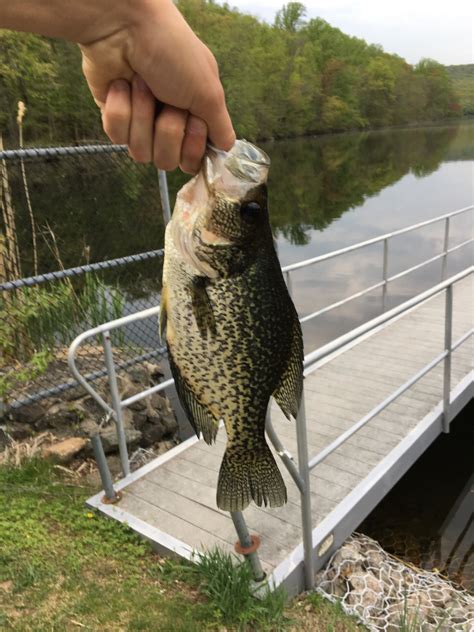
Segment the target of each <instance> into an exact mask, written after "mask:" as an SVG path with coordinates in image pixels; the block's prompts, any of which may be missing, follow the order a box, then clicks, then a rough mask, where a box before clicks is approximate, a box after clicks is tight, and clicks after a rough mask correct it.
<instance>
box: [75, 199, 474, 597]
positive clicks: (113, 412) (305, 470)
mask: <svg viewBox="0 0 474 632" xmlns="http://www.w3.org/2000/svg"><path fill="white" fill-rule="evenodd" d="M473 208H474V206H472V207H466V208H464V209H459V210H458V211H453V212H452V213H448V214H445V215H443V216H441V217H438V218H435V219H433V220H428V221H426V222H420V223H419V224H416V225H413V226H411V227H407V228H405V229H402V230H400V231H394V232H393V233H390V234H387V235H383V236H381V237H377V238H374V239H371V240H368V241H366V242H361V243H360V244H355V245H354V246H350V247H347V248H343V249H341V250H339V251H335V252H333V253H328V254H327V255H322V256H321V257H316V258H313V259H310V260H307V261H305V262H301V263H300V264H294V265H293V266H286V267H285V268H283V271H284V272H285V273H287V279H288V285H289V288H290V291H291V279H290V275H289V272H291V270H294V269H297V267H304V265H310V264H312V263H317V262H318V261H322V260H327V259H330V258H332V257H334V256H339V255H341V254H344V253H345V252H351V251H354V250H356V249H358V248H362V247H364V246H367V245H369V244H373V243H378V242H381V241H382V242H383V243H384V280H383V281H382V282H380V283H378V284H377V285H376V286H373V287H380V286H381V285H384V290H385V289H386V285H387V283H388V282H389V280H391V279H393V278H399V276H400V273H399V274H397V275H394V277H391V278H389V277H388V275H387V261H388V239H389V238H390V237H392V236H394V235H398V234H403V233H406V232H408V231H410V230H415V229H416V228H420V227H421V226H426V225H428V224H432V223H434V222H437V221H440V220H442V219H445V220H446V231H445V241H444V244H445V248H444V252H443V253H442V254H441V255H437V256H436V257H433V258H431V259H430V260H429V261H433V260H436V259H439V258H440V257H443V256H444V257H446V255H447V254H448V252H451V251H452V250H457V249H458V248H460V247H462V246H464V245H466V244H467V243H470V242H471V241H472V240H468V241H465V242H463V243H462V244H458V245H457V246H454V247H453V248H452V249H451V250H450V249H449V248H448V238H449V220H450V218H451V217H453V216H454V215H459V214H460V213H463V212H466V211H467V210H471V209H473ZM445 261H446V259H445ZM420 265H423V264H418V265H417V266H414V267H413V268H412V269H410V270H407V271H404V274H408V272H410V271H412V270H413V269H418V268H419V267H420ZM473 271H474V267H469V268H467V269H465V270H463V271H462V272H460V273H458V274H456V275H453V276H452V277H451V278H449V279H447V280H445V281H442V282H441V283H438V284H437V285H435V286H433V287H432V288H430V289H429V290H426V291H425V292H422V293H421V294H419V295H417V296H415V297H413V298H411V299H409V300H408V301H405V302H404V303H402V304H401V305H398V306H396V307H394V308H393V309H391V310H390V311H388V312H385V313H383V314H381V315H380V316H378V317H376V318H374V319H372V320H371V321H369V322H367V323H364V324H363V325H361V326H359V327H356V328H355V329H353V330H352V331H350V332H348V333H346V334H344V335H342V336H339V337H338V338H337V339H336V340H333V341H332V342H329V343H328V344H326V345H324V346H323V347H321V348H319V349H316V350H315V351H313V352H311V353H309V354H307V355H306V356H305V358H304V369H305V374H307V373H309V372H311V371H312V370H314V368H316V366H315V365H316V364H317V363H318V362H319V361H320V360H322V359H324V358H326V357H327V356H328V355H329V354H331V353H333V352H335V351H338V350H340V349H341V348H343V347H345V346H347V345H348V344H349V343H351V342H353V341H354V340H355V339H357V338H359V337H360V336H362V335H364V334H366V333H369V332H371V331H373V330H374V329H375V328H377V327H379V326H381V325H383V324H385V323H387V322H389V321H390V320H393V319H394V318H395V317H397V316H399V315H402V314H404V313H406V312H407V311H408V310H410V309H412V308H414V307H416V306H418V305H420V304H421V303H423V302H425V301H427V300H429V299H430V298H433V297H434V296H436V295H438V294H440V293H441V292H443V291H446V308H445V309H446V320H445V348H444V351H443V352H442V353H440V354H439V355H437V356H436V358H434V359H433V360H432V361H431V362H430V363H428V364H427V365H426V366H424V367H423V368H422V369H420V370H419V371H418V372H417V373H416V375H414V376H413V377H412V378H410V379H409V380H408V381H406V382H405V383H404V384H403V385H402V386H400V387H399V388H398V389H396V390H395V391H394V392H392V393H391V395H389V396H388V397H387V398H386V399H385V400H384V401H383V402H381V403H379V404H378V405H377V406H376V407H375V408H373V409H372V410H371V411H370V412H369V413H368V414H367V415H365V416H364V417H363V418H361V419H360V420H359V421H358V422H356V423H355V424H353V425H352V426H351V428H349V429H348V430H347V431H345V432H344V433H342V434H341V435H340V436H339V437H338V438H337V439H335V440H334V441H333V442H332V443H331V444H330V445H328V446H326V447H325V448H324V449H323V450H321V451H320V452H319V453H318V454H316V455H315V456H313V457H312V458H311V459H310V458H309V456H308V438H307V432H306V416H305V409H304V396H303V399H302V404H301V407H300V410H299V412H298V417H297V423H296V431H297V446H298V465H297V466H296V464H295V463H294V462H293V459H292V457H291V455H290V454H289V453H288V451H287V450H285V448H284V446H283V444H282V443H281V441H280V440H279V438H278V436H277V434H276V433H275V430H274V428H273V426H272V424H271V420H270V415H267V435H268V437H269V439H270V441H271V442H272V443H273V445H274V446H275V448H276V450H277V453H278V454H279V456H280V457H281V458H282V460H283V463H284V465H285V467H286V468H287V469H288V471H289V473H290V474H291V476H292V478H293V480H294V482H295V484H296V485H297V487H298V489H299V491H300V494H301V512H302V529H303V546H304V563H305V581H306V585H307V588H310V587H311V586H312V585H313V583H314V563H313V540H312V537H313V536H312V523H311V493H310V492H311V489H310V471H311V470H312V469H313V468H314V467H316V466H317V465H318V464H319V463H321V462H322V461H323V460H324V459H325V458H327V456H329V454H331V453H332V452H334V450H336V449H337V448H338V447H340V445H342V444H343V443H344V442H345V441H347V440H348V439H349V438H350V437H351V436H352V435H353V434H354V433H356V432H357V431H358V430H360V429H361V428H362V427H363V426H364V425H365V424H367V423H368V422H369V421H370V420H371V419H373V418H374V417H375V416H376V415H377V414H378V413H379V412H381V411H382V410H383V409H384V408H386V407H387V406H388V405H389V404H390V403H391V402H393V401H394V400H395V399H396V398H397V397H399V396H400V395H401V394H402V393H404V392H405V391H406V390H407V389H408V388H410V386H412V385H413V384H414V383H415V382H417V381H418V380H419V379H421V378H422V377H423V376H424V375H426V374H427V373H428V372H429V371H431V370H432V369H433V368H434V367H435V366H437V365H438V364H439V363H440V362H442V361H444V363H445V370H444V382H443V413H444V417H443V429H444V431H445V432H447V431H448V430H449V417H448V415H449V393H450V360H451V354H452V352H453V351H454V350H455V349H457V348H458V347H459V346H460V345H461V344H462V343H463V342H465V340H467V339H468V338H469V337H470V336H471V335H472V334H473V332H474V330H470V331H468V332H467V333H465V334H464V335H463V336H461V338H459V339H458V340H457V341H456V342H454V343H453V342H452V309H453V302H452V293H453V286H454V285H455V284H456V283H457V282H459V281H461V280H462V279H464V278H466V277H467V276H468V275H470V274H472V273H473ZM358 295H360V293H358ZM346 300H350V298H349V299H346ZM330 307H331V306H329V307H328V308H324V311H327V310H328V309H329V308H330ZM159 312H160V308H159V307H158V306H156V307H152V308H149V309H146V310H143V311H141V312H137V313H135V314H129V315H128V316H123V317H122V318H118V319H115V320H112V321H110V322H108V323H103V324H102V325H99V326H97V327H94V328H93V329H90V330H88V331H86V332H83V333H82V334H80V335H79V336H77V337H76V338H75V340H74V341H73V342H72V343H71V345H70V348H69V352H68V364H69V367H70V369H71V372H72V374H73V375H74V377H75V378H76V380H77V381H78V382H79V383H80V384H81V385H82V386H83V387H84V388H85V389H86V391H87V392H88V393H89V394H90V395H92V397H94V399H95V400H96V401H97V402H98V404H99V405H100V406H101V407H102V408H103V409H104V410H105V411H106V413H108V414H109V415H110V416H112V417H113V418H114V420H115V423H116V426H117V435H118V439H119V450H120V458H121V463H122V470H123V473H124V475H127V474H128V473H129V471H130V470H129V460H128V453H127V445H126V441H125V434H124V424H123V416H122V413H123V409H124V408H125V407H126V406H129V405H130V404H132V403H134V402H136V401H138V400H140V399H143V398H144V397H147V396H149V395H151V394H152V393H156V392H159V391H161V390H163V389H165V388H167V387H168V386H171V385H172V384H173V382H174V380H173V379H169V380H166V381H165V382H163V383H161V384H158V385H155V386H152V387H150V388H148V389H146V390H144V391H141V392H140V393H137V394H135V395H132V396H130V397H128V398H127V399H124V400H121V398H120V395H119V390H118V384H117V376H116V373H115V364H114V359H113V353H112V344H111V337H110V332H111V331H112V330H114V329H117V328H119V327H123V326H125V325H127V324H129V323H132V322H135V321H137V320H142V319H145V318H149V317H152V316H157V315H158V314H159ZM97 335H101V336H102V343H103V348H104V356H105V361H106V366H107V373H108V376H109V385H110V391H111V394H112V406H110V405H109V404H108V403H107V402H105V400H104V399H103V398H102V397H101V396H100V395H99V393H98V392H97V391H95V389H94V388H92V386H91V385H90V384H89V383H88V382H87V379H86V378H85V377H84V376H82V374H81V373H80V371H79V370H78V368H77V365H76V352H77V349H78V347H79V346H80V345H81V343H82V342H83V341H84V340H86V339H87V338H91V337H94V336H97ZM240 517H241V516H240ZM240 517H239V519H240ZM242 519H243V518H242Z"/></svg>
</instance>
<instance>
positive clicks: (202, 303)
mask: <svg viewBox="0 0 474 632" xmlns="http://www.w3.org/2000/svg"><path fill="white" fill-rule="evenodd" d="M206 284H207V279H206V278H205V277H199V276H196V277H194V278H193V280H192V282H191V285H190V288H189V289H190V292H191V303H192V307H193V314H194V318H195V319H196V324H197V326H198V329H199V333H200V334H201V336H202V337H203V338H207V336H208V334H209V333H210V334H211V336H213V335H214V334H215V333H216V321H215V318H214V312H213V311H212V303H211V300H210V298H209V295H208V293H207V291H206Z"/></svg>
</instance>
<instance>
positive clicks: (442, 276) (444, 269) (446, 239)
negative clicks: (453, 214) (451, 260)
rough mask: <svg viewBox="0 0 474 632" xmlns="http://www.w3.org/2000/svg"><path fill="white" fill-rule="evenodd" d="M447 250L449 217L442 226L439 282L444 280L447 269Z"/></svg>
mask: <svg viewBox="0 0 474 632" xmlns="http://www.w3.org/2000/svg"><path fill="white" fill-rule="evenodd" d="M448 248H449V217H447V218H446V223H445V225H444V247H443V250H444V258H443V264H442V266H441V280H444V279H445V278H446V272H447V269H448Z"/></svg>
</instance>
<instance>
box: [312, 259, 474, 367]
mask: <svg viewBox="0 0 474 632" xmlns="http://www.w3.org/2000/svg"><path fill="white" fill-rule="evenodd" d="M473 271H474V267H473V266H471V267H470V268H466V269H465V270H463V271H462V272H459V273H458V274H455V275H454V276H452V277H450V278H449V279H447V280H446V281H443V282H442V283H438V285H435V286H433V287H432V288H430V289H429V290H426V291H425V292H422V293H421V294H418V295H417V296H414V297H413V298H411V299H409V300H408V301H405V303H402V304H401V305H397V306H396V307H394V308H392V309H391V310H390V311H388V312H385V314H381V315H380V316H377V317H376V318H373V319H372V320H370V321H369V322H367V323H364V324H363V325H360V327H356V328H355V329H352V330H351V331H349V332H347V334H344V335H342V336H339V338H336V339H335V340H332V341H331V342H329V343H328V344H326V345H324V346H323V347H320V348H319V349H316V350H315V351H312V352H311V353H308V355H306V356H305V359H304V366H305V368H308V367H310V366H311V365H313V364H315V363H316V362H318V361H319V360H321V359H322V358H324V357H326V356H328V355H329V354H330V353H332V352H333V351H337V350H338V349H340V348H341V347H343V346H345V345H346V344H348V343H349V342H352V341H353V340H355V339H356V338H358V337H359V336H361V335H362V334H365V333H367V332H369V331H371V330H372V329H375V328H376V327H378V326H379V325H383V324H384V323H386V322H387V321H389V320H391V319H392V318H393V317H394V316H398V315H399V314H402V313H403V312H406V311H407V310H408V309H410V308H411V307H415V306H416V305H419V304H420V303H423V302H424V301H426V300H427V299H429V298H431V297H433V296H435V295H436V294H439V293H440V292H442V291H443V290H444V289H445V288H446V287H448V285H454V284H455V283H457V282H458V281H461V280H462V279H464V278H465V277H467V276H468V275H470V274H472V273H473Z"/></svg>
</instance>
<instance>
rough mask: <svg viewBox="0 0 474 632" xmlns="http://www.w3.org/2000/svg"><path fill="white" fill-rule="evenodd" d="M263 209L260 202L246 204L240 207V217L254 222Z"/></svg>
mask: <svg viewBox="0 0 474 632" xmlns="http://www.w3.org/2000/svg"><path fill="white" fill-rule="evenodd" d="M261 210H262V207H261V206H260V204H259V203H258V202H246V203H245V204H242V206H241V207H240V216H241V217H242V219H245V220H253V219H255V218H256V217H258V214H259V213H260V211H261Z"/></svg>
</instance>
